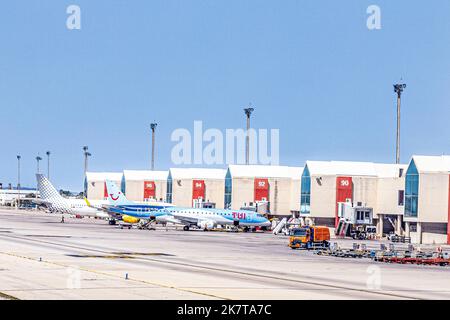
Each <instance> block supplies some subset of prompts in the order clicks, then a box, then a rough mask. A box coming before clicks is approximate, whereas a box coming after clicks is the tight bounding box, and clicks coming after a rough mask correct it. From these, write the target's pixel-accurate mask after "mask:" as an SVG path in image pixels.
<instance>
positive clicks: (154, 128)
mask: <svg viewBox="0 0 450 320" xmlns="http://www.w3.org/2000/svg"><path fill="white" fill-rule="evenodd" d="M157 125H158V124H157V123H156V122H154V123H150V128H151V129H152V171H153V170H155V130H156V126H157Z"/></svg>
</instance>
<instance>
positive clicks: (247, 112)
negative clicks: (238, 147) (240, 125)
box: [244, 104, 255, 164]
mask: <svg viewBox="0 0 450 320" xmlns="http://www.w3.org/2000/svg"><path fill="white" fill-rule="evenodd" d="M250 106H251V104H250ZM254 110H255V109H254V108H245V109H244V112H245V115H246V116H247V136H246V137H245V164H249V158H250V132H249V130H250V116H251V114H252V112H253V111H254Z"/></svg>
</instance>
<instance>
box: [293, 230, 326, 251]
mask: <svg viewBox="0 0 450 320" xmlns="http://www.w3.org/2000/svg"><path fill="white" fill-rule="evenodd" d="M329 241H330V229H328V228H327V227H320V226H317V227H316V226H306V227H302V228H294V229H292V231H291V234H290V237H289V247H291V249H299V248H306V249H308V250H309V249H317V248H328V247H329V246H330V242H329Z"/></svg>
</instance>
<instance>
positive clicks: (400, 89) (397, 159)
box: [394, 83, 406, 164]
mask: <svg viewBox="0 0 450 320" xmlns="http://www.w3.org/2000/svg"><path fill="white" fill-rule="evenodd" d="M405 88H406V84H404V83H398V84H394V92H395V93H397V143H396V148H395V163H397V164H398V163H400V104H401V97H402V92H403V90H404V89H405Z"/></svg>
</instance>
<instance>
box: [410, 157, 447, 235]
mask: <svg viewBox="0 0 450 320" xmlns="http://www.w3.org/2000/svg"><path fill="white" fill-rule="evenodd" d="M412 161H414V163H415V165H416V168H417V171H418V173H419V195H418V211H417V218H415V217H405V221H410V222H434V223H448V215H449V210H450V208H449V192H450V190H449V175H450V156H448V155H442V156H420V155H414V156H413V157H412V158H411V162H410V164H411V163H412ZM424 242H425V238H424Z"/></svg>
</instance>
